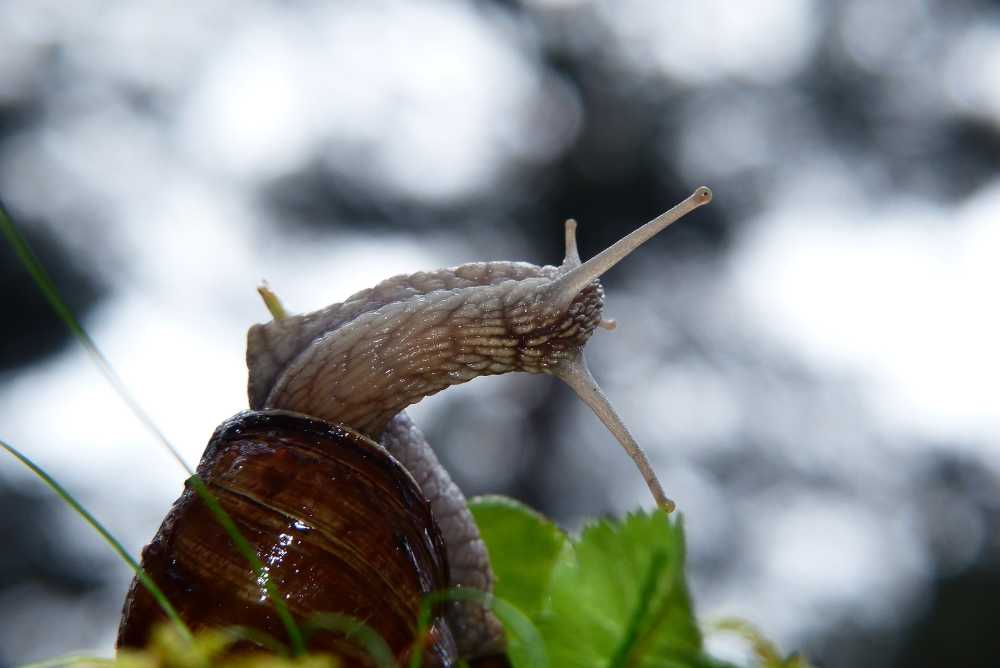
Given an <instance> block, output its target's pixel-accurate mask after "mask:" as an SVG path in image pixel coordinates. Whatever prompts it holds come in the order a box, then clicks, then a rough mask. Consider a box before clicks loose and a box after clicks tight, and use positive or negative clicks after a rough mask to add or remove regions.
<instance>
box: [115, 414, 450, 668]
mask: <svg viewBox="0 0 1000 668" xmlns="http://www.w3.org/2000/svg"><path fill="white" fill-rule="evenodd" d="M198 474H199V476H201V478H202V479H203V480H204V481H205V482H206V483H207V485H208V487H209V489H210V490H211V491H212V493H213V494H215V495H216V497H217V498H218V500H219V502H220V503H221V504H222V506H223V507H224V508H225V509H226V511H227V512H228V513H229V514H230V515H231V516H232V517H233V518H234V520H235V521H236V523H237V526H238V527H239V529H240V531H241V532H242V533H243V535H244V536H245V537H246V538H247V539H248V540H249V541H250V543H251V545H253V547H254V548H255V549H256V551H257V554H258V555H259V556H260V558H261V560H262V561H263V562H264V565H265V566H266V567H267V569H268V574H269V576H270V577H271V578H272V580H273V582H274V583H275V584H276V585H277V588H278V590H279V591H280V592H281V594H282V596H283V597H284V598H285V600H286V601H287V604H288V607H289V609H290V611H291V612H292V614H293V615H294V616H295V618H296V619H297V620H298V621H299V623H300V624H303V623H305V622H306V621H307V620H308V619H309V618H310V616H312V615H315V614H316V613H321V612H336V613H340V614H345V615H350V616H351V617H354V618H356V619H359V620H363V621H364V622H365V623H367V624H368V625H369V626H371V627H372V628H374V629H375V630H376V631H377V632H378V633H379V634H380V635H381V636H382V637H383V638H384V639H385V640H386V642H387V643H388V644H389V646H390V647H391V648H392V650H393V652H394V653H395V654H396V655H397V657H399V658H400V659H404V658H405V657H406V656H407V652H408V649H409V647H410V646H411V644H412V642H413V638H414V636H415V631H416V623H417V616H418V610H419V605H420V601H421V599H422V597H423V596H424V595H426V594H427V593H429V592H431V591H435V590H440V589H445V588H446V587H447V586H448V566H447V561H446V557H445V548H444V543H443V541H442V539H441V535H440V531H439V529H438V527H437V524H436V523H435V521H434V519H433V517H432V515H431V510H430V505H429V504H428V502H427V501H426V500H425V499H424V497H423V496H422V495H421V493H420V490H419V489H418V488H417V486H416V483H415V482H414V480H413V478H412V477H411V476H410V474H409V473H407V472H406V471H405V469H403V467H402V466H401V465H400V464H399V463H398V462H396V460H395V459H393V458H392V457H391V456H389V455H388V454H387V453H386V451H385V450H384V449H383V448H382V447H380V446H379V445H377V444H375V443H374V442H372V441H371V440H369V439H367V438H365V437H364V436H361V435H359V434H357V433H356V432H353V431H350V430H346V429H343V428H341V427H338V426H334V425H331V424H328V423H326V422H323V421H321V420H316V419H312V418H308V417H306V416H301V415H297V414H293V413H287V412H284V411H251V412H245V413H241V414H239V415H237V416H235V417H233V418H231V419H230V420H228V421H226V422H225V423H223V424H222V425H221V426H220V427H219V428H218V429H217V430H216V433H215V434H214V435H213V436H212V439H211V441H210V442H209V445H208V447H207V449H206V451H205V454H204V456H203V458H202V461H201V464H200V465H199V468H198ZM142 565H143V568H145V569H146V571H147V572H148V573H149V574H150V575H151V576H152V578H153V579H154V580H155V581H156V583H157V584H158V585H159V586H160V587H161V588H162V589H163V591H164V593H165V594H166V596H167V598H168V599H170V601H171V602H172V603H173V604H174V606H175V607H176V608H177V609H178V611H179V613H180V615H181V617H182V618H184V620H185V621H186V622H187V623H188V624H189V625H190V626H191V627H192V629H193V630H197V629H203V628H220V627H226V626H232V625H241V626H247V627H252V628H255V629H258V630H261V631H264V632H266V633H269V634H271V635H272V636H273V637H275V638H278V639H281V640H283V641H284V640H285V632H284V627H283V626H282V624H281V622H280V620H279V619H278V617H277V615H276V614H275V612H274V609H273V607H272V606H271V603H270V602H269V600H268V598H267V596H266V593H265V590H264V587H263V586H262V584H263V583H260V582H258V581H257V578H256V577H255V576H254V574H253V572H252V570H251V568H250V567H249V566H248V564H247V562H246V561H245V560H244V559H243V557H241V556H240V554H239V553H238V552H237V551H236V549H235V548H234V547H233V546H232V544H231V541H230V539H229V537H228V536H227V535H226V534H225V532H224V530H223V529H222V527H221V526H220V525H219V524H218V522H217V521H216V520H215V519H214V518H213V517H212V515H211V513H210V511H209V510H208V508H207V507H206V506H205V505H204V504H203V503H202V502H201V501H200V499H199V498H198V497H197V496H196V495H195V493H194V492H193V491H192V490H190V489H188V490H185V492H184V494H183V495H182V496H181V497H180V499H178V500H177V501H176V502H175V503H174V505H173V507H172V509H171V510H170V513H169V514H168V515H167V517H166V519H165V520H164V521H163V524H162V525H161V527H160V529H159V531H158V532H157V534H156V536H155V538H154V539H153V542H152V543H150V544H149V545H148V546H147V547H146V549H145V550H144V551H143V554H142ZM162 620H163V615H162V613H161V612H160V610H159V608H158V607H157V606H156V604H155V602H154V601H153V600H152V598H151V597H150V596H149V594H148V593H147V592H146V591H145V589H143V588H142V586H141V585H139V584H138V582H137V581H133V582H132V587H131V589H130V591H129V594H128V597H127V598H126V601H125V607H124V611H123V616H122V622H121V626H120V628H119V634H118V646H119V647H136V646H141V645H143V644H144V643H145V641H146V639H147V637H148V635H149V633H150V630H151V628H152V626H153V625H154V624H156V623H159V622H161V621H162ZM434 624H435V626H434V629H433V635H432V637H433V638H434V639H435V642H434V645H433V648H432V650H431V654H432V655H433V656H428V657H427V659H428V662H427V663H430V664H432V665H434V664H436V665H451V664H452V663H453V662H454V661H455V649H454V641H453V639H452V636H451V632H450V630H449V628H448V627H447V625H446V624H445V623H444V621H443V619H441V618H440V617H438V618H436V619H435V623H434ZM309 649H310V650H312V651H331V652H336V653H338V654H340V655H342V656H343V657H344V658H345V660H346V662H345V663H346V665H367V660H366V659H365V655H364V654H363V653H362V652H361V651H360V650H359V649H358V647H357V646H356V645H355V644H353V643H351V642H348V641H345V640H344V639H343V638H341V637H339V636H337V635H334V634H331V633H317V634H316V635H314V636H312V637H311V638H310V643H309ZM425 665H426V664H425Z"/></svg>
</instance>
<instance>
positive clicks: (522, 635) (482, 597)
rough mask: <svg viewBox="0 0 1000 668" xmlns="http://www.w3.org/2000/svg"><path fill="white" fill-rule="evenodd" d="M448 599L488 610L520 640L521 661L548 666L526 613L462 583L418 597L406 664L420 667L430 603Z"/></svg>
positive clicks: (542, 645)
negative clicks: (421, 597) (418, 607)
mask: <svg viewBox="0 0 1000 668" xmlns="http://www.w3.org/2000/svg"><path fill="white" fill-rule="evenodd" d="M448 601H474V602H477V603H479V604H481V605H482V606H483V607H484V608H487V609H489V610H492V611H493V613H494V614H495V615H496V616H497V618H498V619H499V620H500V622H501V623H502V624H503V626H504V629H505V630H508V631H510V632H511V633H513V635H514V636H515V637H516V638H517V639H518V640H519V641H520V642H521V645H522V646H523V648H524V651H525V665H529V666H532V667H533V668H548V665H549V658H548V656H547V655H546V653H545V643H544V641H543V640H542V635H541V633H539V632H538V628H537V627H536V626H535V625H534V624H533V623H532V621H531V619H529V618H528V616H527V615H525V614H524V613H523V612H521V611H520V610H519V609H518V608H517V606H514V605H512V604H511V603H508V602H507V601H505V600H503V599H502V598H497V597H496V596H494V595H493V594H488V593H486V592H484V591H479V590H478V589H468V588H464V587H455V588H452V589H445V590H442V591H435V592H431V593H430V594H428V595H427V596H424V598H423V600H422V601H420V612H419V614H418V616H417V637H416V639H415V640H414V643H413V650H412V652H411V653H410V665H409V668H421V665H422V664H423V660H424V648H425V646H426V644H427V636H428V631H429V630H430V624H431V612H432V611H433V609H434V606H437V605H440V604H441V603H445V602H448Z"/></svg>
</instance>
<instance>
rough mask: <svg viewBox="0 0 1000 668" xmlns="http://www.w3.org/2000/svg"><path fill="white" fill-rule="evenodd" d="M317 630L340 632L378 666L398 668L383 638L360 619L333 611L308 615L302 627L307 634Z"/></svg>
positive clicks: (379, 667)
mask: <svg viewBox="0 0 1000 668" xmlns="http://www.w3.org/2000/svg"><path fill="white" fill-rule="evenodd" d="M319 630H322V631H336V632H338V633H342V634H343V635H344V637H345V638H347V639H348V640H350V641H352V642H355V643H357V644H358V645H359V646H361V647H363V648H364V649H365V651H366V652H368V656H370V657H371V659H372V661H374V662H375V665H376V666H378V668H399V664H397V663H396V659H395V657H394V656H393V655H392V650H391V649H390V648H389V645H388V644H387V643H386V642H385V638H383V637H382V636H380V635H379V634H378V631H376V630H375V629H373V628H372V627H370V626H368V625H367V624H365V623H364V622H363V621H361V620H360V619H355V618H354V617H351V616H349V615H341V614H338V613H335V612H321V613H319V614H316V615H313V616H312V617H310V618H309V621H307V622H306V623H305V626H304V628H303V631H304V632H305V633H306V634H307V635H308V634H310V633H312V632H313V631H319Z"/></svg>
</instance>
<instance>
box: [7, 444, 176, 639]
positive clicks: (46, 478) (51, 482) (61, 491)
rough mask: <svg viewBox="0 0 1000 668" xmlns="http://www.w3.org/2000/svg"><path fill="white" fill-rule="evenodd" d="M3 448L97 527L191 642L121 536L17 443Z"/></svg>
mask: <svg viewBox="0 0 1000 668" xmlns="http://www.w3.org/2000/svg"><path fill="white" fill-rule="evenodd" d="M0 447H2V448H3V449H4V450H6V451H7V452H9V453H10V454H12V455H13V456H14V457H16V458H17V459H18V460H19V461H20V462H21V463H22V464H24V465H25V466H27V467H28V468H29V469H31V471H32V472H33V473H34V474H35V475H37V476H38V477H39V478H41V479H42V482H44V483H45V484H46V485H48V486H49V488H50V489H52V491H53V492H55V493H56V494H57V495H59V497H60V498H61V499H62V500H63V501H65V502H66V504H68V505H69V507H70V508H72V509H73V510H75V511H76V512H77V513H79V515H80V516H81V517H82V518H83V519H84V520H85V521H86V522H87V524H89V525H90V526H91V527H93V528H94V530H95V531H97V533H99V534H100V535H101V538H103V539H104V541H105V542H106V543H107V544H108V545H110V546H111V549H113V550H114V551H115V552H116V553H117V554H118V556H119V557H121V558H122V559H123V560H124V561H125V563H127V564H128V565H129V566H130V567H131V568H132V570H133V571H135V575H136V577H137V578H139V582H141V583H142V586H144V587H145V588H146V590H147V591H149V593H150V594H151V595H152V597H153V598H154V599H155V600H156V602H157V603H158V604H159V606H160V608H161V609H162V610H163V612H164V613H166V615H167V617H168V618H170V621H172V622H173V623H174V626H175V627H176V628H177V632H178V633H180V634H181V637H183V638H184V639H185V640H187V641H190V640H191V631H190V630H189V629H188V627H187V625H186V624H185V623H184V621H183V620H182V619H181V617H180V615H179V614H178V613H177V610H176V609H174V606H173V605H171V604H170V601H168V600H167V597H166V596H165V595H164V594H163V592H162V591H161V590H160V588H159V587H158V586H157V585H156V583H155V582H153V580H152V578H150V577H149V576H148V575H147V574H146V571H144V570H143V569H142V566H140V565H139V564H138V562H136V560H135V559H133V558H132V556H131V555H130V554H129V553H128V552H126V551H125V548H124V547H122V544H121V543H120V542H118V539H116V538H115V537H114V536H112V535H111V532H109V531H108V530H107V529H105V528H104V525H102V524H101V523H100V522H98V521H97V519H96V518H95V517H94V516H93V515H91V514H90V513H89V512H88V511H87V509H86V508H84V507H83V506H82V505H80V503H79V502H78V501H77V500H76V499H75V498H73V496H72V495H71V494H70V493H69V492H68V491H66V489H65V488H64V487H63V486H62V485H60V484H59V483H58V482H56V481H55V479H53V478H52V476H50V475H49V474H48V473H46V472H45V471H43V470H42V468H41V467H40V466H38V465H37V464H35V463H34V462H33V461H31V460H30V459H29V458H28V457H27V456H26V455H24V454H23V453H21V452H20V451H19V450H17V449H16V448H15V447H14V446H12V445H9V444H8V443H5V442H4V441H2V440H0Z"/></svg>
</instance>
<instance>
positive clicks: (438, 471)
mask: <svg viewBox="0 0 1000 668" xmlns="http://www.w3.org/2000/svg"><path fill="white" fill-rule="evenodd" d="M382 445H383V446H384V447H385V448H386V450H388V451H389V454H391V455H393V456H394V457H395V458H396V459H397V460H399V462H400V463H401V464H402V465H403V466H405V467H406V470H408V471H409V472H410V473H411V474H412V475H413V477H414V479H415V480H416V481H417V484H418V485H419V486H420V490H421V491H422V492H423V494H424V496H426V497H427V498H428V499H429V500H430V504H431V511H432V512H433V513H434V519H435V520H437V524H438V526H439V527H440V529H441V534H442V535H443V536H444V537H445V538H444V540H445V548H446V552H447V555H448V566H449V568H450V574H451V578H450V584H451V585H452V586H465V587H472V588H474V589H478V590H479V591H493V572H492V570H491V569H490V557H489V554H487V552H486V545H485V543H483V540H482V538H480V536H479V531H478V529H477V528H476V523H475V520H474V519H473V518H472V513H470V512H469V506H468V504H466V502H465V496H464V495H463V494H462V491H461V490H460V489H459V488H458V485H456V484H455V483H454V482H452V480H451V476H449V475H448V472H447V471H446V470H445V468H444V467H443V466H441V464H440V463H439V462H438V459H437V455H435V454H434V450H433V449H432V448H431V446H430V444H429V443H428V442H427V440H426V439H425V438H424V435H423V434H422V433H421V432H420V430H419V429H417V427H416V425H414V424H413V422H412V421H411V420H410V418H409V416H407V415H406V413H400V414H399V415H397V416H396V417H394V418H393V419H392V420H390V421H389V425H388V426H387V427H386V430H385V432H384V433H383V434H382ZM451 606H452V609H453V612H452V613H451V614H449V615H448V620H449V624H450V626H451V630H452V632H453V633H454V635H455V639H456V641H457V642H458V651H459V654H460V655H462V656H465V657H473V656H487V655H491V654H501V653H502V652H503V650H504V633H503V628H502V627H501V626H500V624H499V622H498V621H497V619H496V617H494V616H493V615H492V614H491V613H490V612H489V611H488V610H487V609H486V608H484V607H483V606H482V605H480V604H479V603H475V602H454V603H452V604H451Z"/></svg>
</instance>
